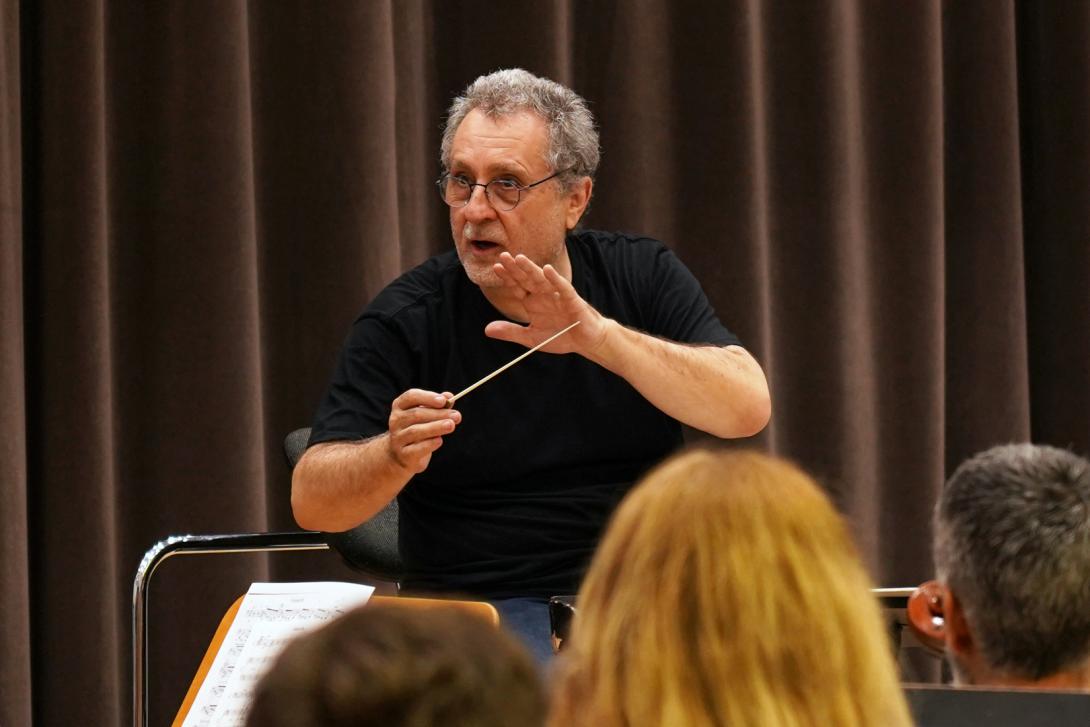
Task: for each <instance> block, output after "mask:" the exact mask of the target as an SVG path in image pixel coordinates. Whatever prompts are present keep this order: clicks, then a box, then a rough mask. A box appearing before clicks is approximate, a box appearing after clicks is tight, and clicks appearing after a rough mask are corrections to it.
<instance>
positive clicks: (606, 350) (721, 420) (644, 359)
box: [587, 320, 771, 438]
mask: <svg viewBox="0 0 1090 727" xmlns="http://www.w3.org/2000/svg"><path fill="white" fill-rule="evenodd" d="M606 325H607V332H606V335H605V336H604V337H603V340H602V342H601V344H600V345H599V346H597V347H596V348H595V349H594V350H593V351H592V352H590V353H588V354H587V358H589V359H591V360H592V361H594V362H595V363H597V364H599V365H601V366H603V367H605V368H607V369H609V370H610V371H612V372H613V373H615V374H618V375H619V376H621V377H623V378H624V379H625V380H626V381H628V382H629V383H630V384H632V386H634V387H635V388H636V390H637V391H639V392H640V393H641V394H643V395H644V397H646V398H647V400H648V401H650V402H651V403H652V404H654V405H655V406H656V407H658V408H659V409H660V410H662V411H663V412H665V413H666V414H669V415H670V416H672V417H674V418H675V419H677V420H678V421H681V422H684V423H685V424H688V425H689V426H692V427H696V428H697V429H700V430H703V431H705V432H708V433H709V434H714V435H716V436H718V437H724V438H727V437H748V436H750V435H753V434H756V433H757V432H759V431H761V429H763V428H764V426H765V424H767V423H768V419H769V416H770V414H771V403H770V401H769V396H768V383H767V381H766V380H765V376H764V372H763V371H761V367H760V365H759V364H758V363H757V362H756V360H754V358H753V357H752V356H750V355H749V353H748V352H746V350H745V349H743V348H741V347H740V346H725V347H724V346H692V345H686V344H680V343H674V342H672V341H666V340H663V339H661V338H655V337H654V336H650V335H648V334H646V333H640V332H639V331H635V330H632V329H630V328H625V327H624V326H622V325H620V324H619V323H617V322H616V321H612V320H611V321H608V322H607V324H606Z"/></svg>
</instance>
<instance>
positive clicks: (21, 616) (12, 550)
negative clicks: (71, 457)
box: [0, 3, 32, 724]
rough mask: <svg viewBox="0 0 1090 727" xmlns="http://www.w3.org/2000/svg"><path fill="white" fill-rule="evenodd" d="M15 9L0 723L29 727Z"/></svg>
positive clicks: (6, 81)
mask: <svg viewBox="0 0 1090 727" xmlns="http://www.w3.org/2000/svg"><path fill="white" fill-rule="evenodd" d="M19 10H20V9H19V7H18V6H17V5H14V4H11V3H7V4H4V5H3V6H0V432H2V434H0V524H2V526H0V639H2V641H3V644H4V648H3V649H0V722H4V723H6V724H30V719H31V694H32V690H31V683H32V680H31V663H32V657H31V653H32V647H31V639H30V629H31V608H30V606H31V588H32V586H31V581H30V558H31V553H30V545H29V528H28V524H29V523H28V519H29V507H28V505H29V504H28V502H27V497H28V487H27V484H28V482H29V478H28V471H27V431H26V429H27V426H26V422H27V409H26V386H27V384H26V377H27V370H26V365H25V334H24V320H23V317H24V315H25V313H26V310H25V299H24V295H25V291H24V287H23V266H24V258H25V255H24V251H23V245H22V239H23V215H22V209H23V183H22V157H23V150H22V144H21V136H22V118H21V117H22V99H21V94H20V89H21V87H22V79H21V74H22V70H23V64H22V62H21V61H22V59H21V53H22V51H23V44H22V42H21V40H22V39H21V37H20V24H21V21H22V17H21V15H20V12H19Z"/></svg>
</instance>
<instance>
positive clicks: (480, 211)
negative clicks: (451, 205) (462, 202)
mask: <svg viewBox="0 0 1090 727" xmlns="http://www.w3.org/2000/svg"><path fill="white" fill-rule="evenodd" d="M465 215H466V218H467V219H469V221H470V222H473V221H475V220H484V219H489V218H492V217H495V216H496V210H495V209H493V207H492V203H491V202H489V201H488V195H487V194H485V190H484V187H474V188H473V189H471V190H469V202H467V203H466V206H465Z"/></svg>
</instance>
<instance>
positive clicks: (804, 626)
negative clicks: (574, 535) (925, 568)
mask: <svg viewBox="0 0 1090 727" xmlns="http://www.w3.org/2000/svg"><path fill="white" fill-rule="evenodd" d="M870 589H871V584H870V581H869V579H868V577H867V575H866V573H865V571H864V568H863V565H862V564H861V562H860V560H859V558H858V556H857V553H856V550H855V548H854V546H853V544H852V541H851V539H850V537H849V535H848V533H847V530H846V528H845V525H844V524H843V522H842V520H841V518H840V516H839V515H838V514H837V512H836V510H835V509H834V508H833V506H832V505H831V503H830V502H829V500H828V499H827V498H826V496H825V495H824V494H823V493H822V491H821V489H820V488H819V487H818V486H817V485H816V484H815V483H814V482H813V480H811V479H810V478H809V477H808V476H807V475H806V474H804V473H803V472H801V471H800V470H799V469H797V468H796V467H794V466H793V465H791V464H788V463H787V462H784V461H782V460H778V459H775V458H772V457H769V456H766V455H762V454H758V453H755V452H711V451H703V450H696V451H692V452H688V453H684V454H681V455H678V456H675V457H673V458H671V459H669V460H667V461H666V462H665V463H663V464H662V465H660V466H659V467H658V468H656V469H655V470H653V471H652V472H651V473H650V474H648V475H647V477H646V478H644V480H643V481H642V482H641V483H640V484H639V485H638V486H637V487H636V488H634V489H633V490H632V492H631V493H630V494H629V495H628V497H626V498H625V500H624V501H622V503H621V505H620V506H619V508H618V509H617V511H616V514H615V515H614V517H613V520H612V521H611V523H610V525H609V527H608V528H607V530H606V534H605V536H604V537H603V540H602V542H601V544H600V546H599V548H598V550H597V552H596V554H595V556H594V559H593V561H592V563H591V566H590V570H589V571H588V574H587V577H586V580H585V581H584V583H583V587H582V589H581V590H580V592H579V596H578V601H577V613H576V616H575V620H574V623H573V628H572V635H571V639H570V647H569V650H568V651H567V653H566V655H565V657H564V659H565V660H566V661H567V664H566V665H563V666H562V667H561V683H560V686H559V688H558V691H557V695H556V700H555V703H554V708H553V712H552V716H551V720H552V723H553V724H555V725H557V726H558V727H559V726H560V725H566V724H575V725H603V726H604V727H613V726H616V725H630V726H632V727H636V726H638V725H665V724H684V725H691V726H692V727H703V726H705V725H724V724H727V725H748V724H761V725H764V724H770V725H771V724H775V725H830V724H836V725H878V724H881V725H903V724H908V723H909V718H908V712H907V707H906V706H905V702H904V697H903V695H902V693H901V689H900V685H899V684H898V681H897V674H896V670H895V666H894V662H893V655H892V646H891V644H890V640H889V638H888V636H887V635H886V631H885V627H884V625H883V621H882V617H881V614H880V611H879V608H878V604H877V601H876V600H875V599H874V598H873V596H872V594H871V590H870Z"/></svg>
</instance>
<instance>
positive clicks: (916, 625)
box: [905, 581, 947, 654]
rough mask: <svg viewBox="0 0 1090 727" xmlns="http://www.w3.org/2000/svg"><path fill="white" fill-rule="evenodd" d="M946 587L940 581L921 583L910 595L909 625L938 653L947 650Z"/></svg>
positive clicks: (930, 648) (916, 634) (927, 645)
mask: <svg viewBox="0 0 1090 727" xmlns="http://www.w3.org/2000/svg"><path fill="white" fill-rule="evenodd" d="M946 598H947V590H946V588H945V587H944V586H943V585H942V584H941V583H939V582H938V581H927V582H926V583H921V584H920V586H919V588H917V589H916V590H915V591H913V592H912V595H911V596H909V597H908V607H907V608H906V609H905V611H906V615H907V616H908V626H909V628H910V629H912V633H913V634H915V636H916V638H917V639H918V640H919V641H920V643H921V644H923V645H924V646H925V647H926V648H927V649H928V650H930V651H932V652H935V653H937V654H943V653H945V651H946V636H947V634H946V615H945V603H946Z"/></svg>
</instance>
